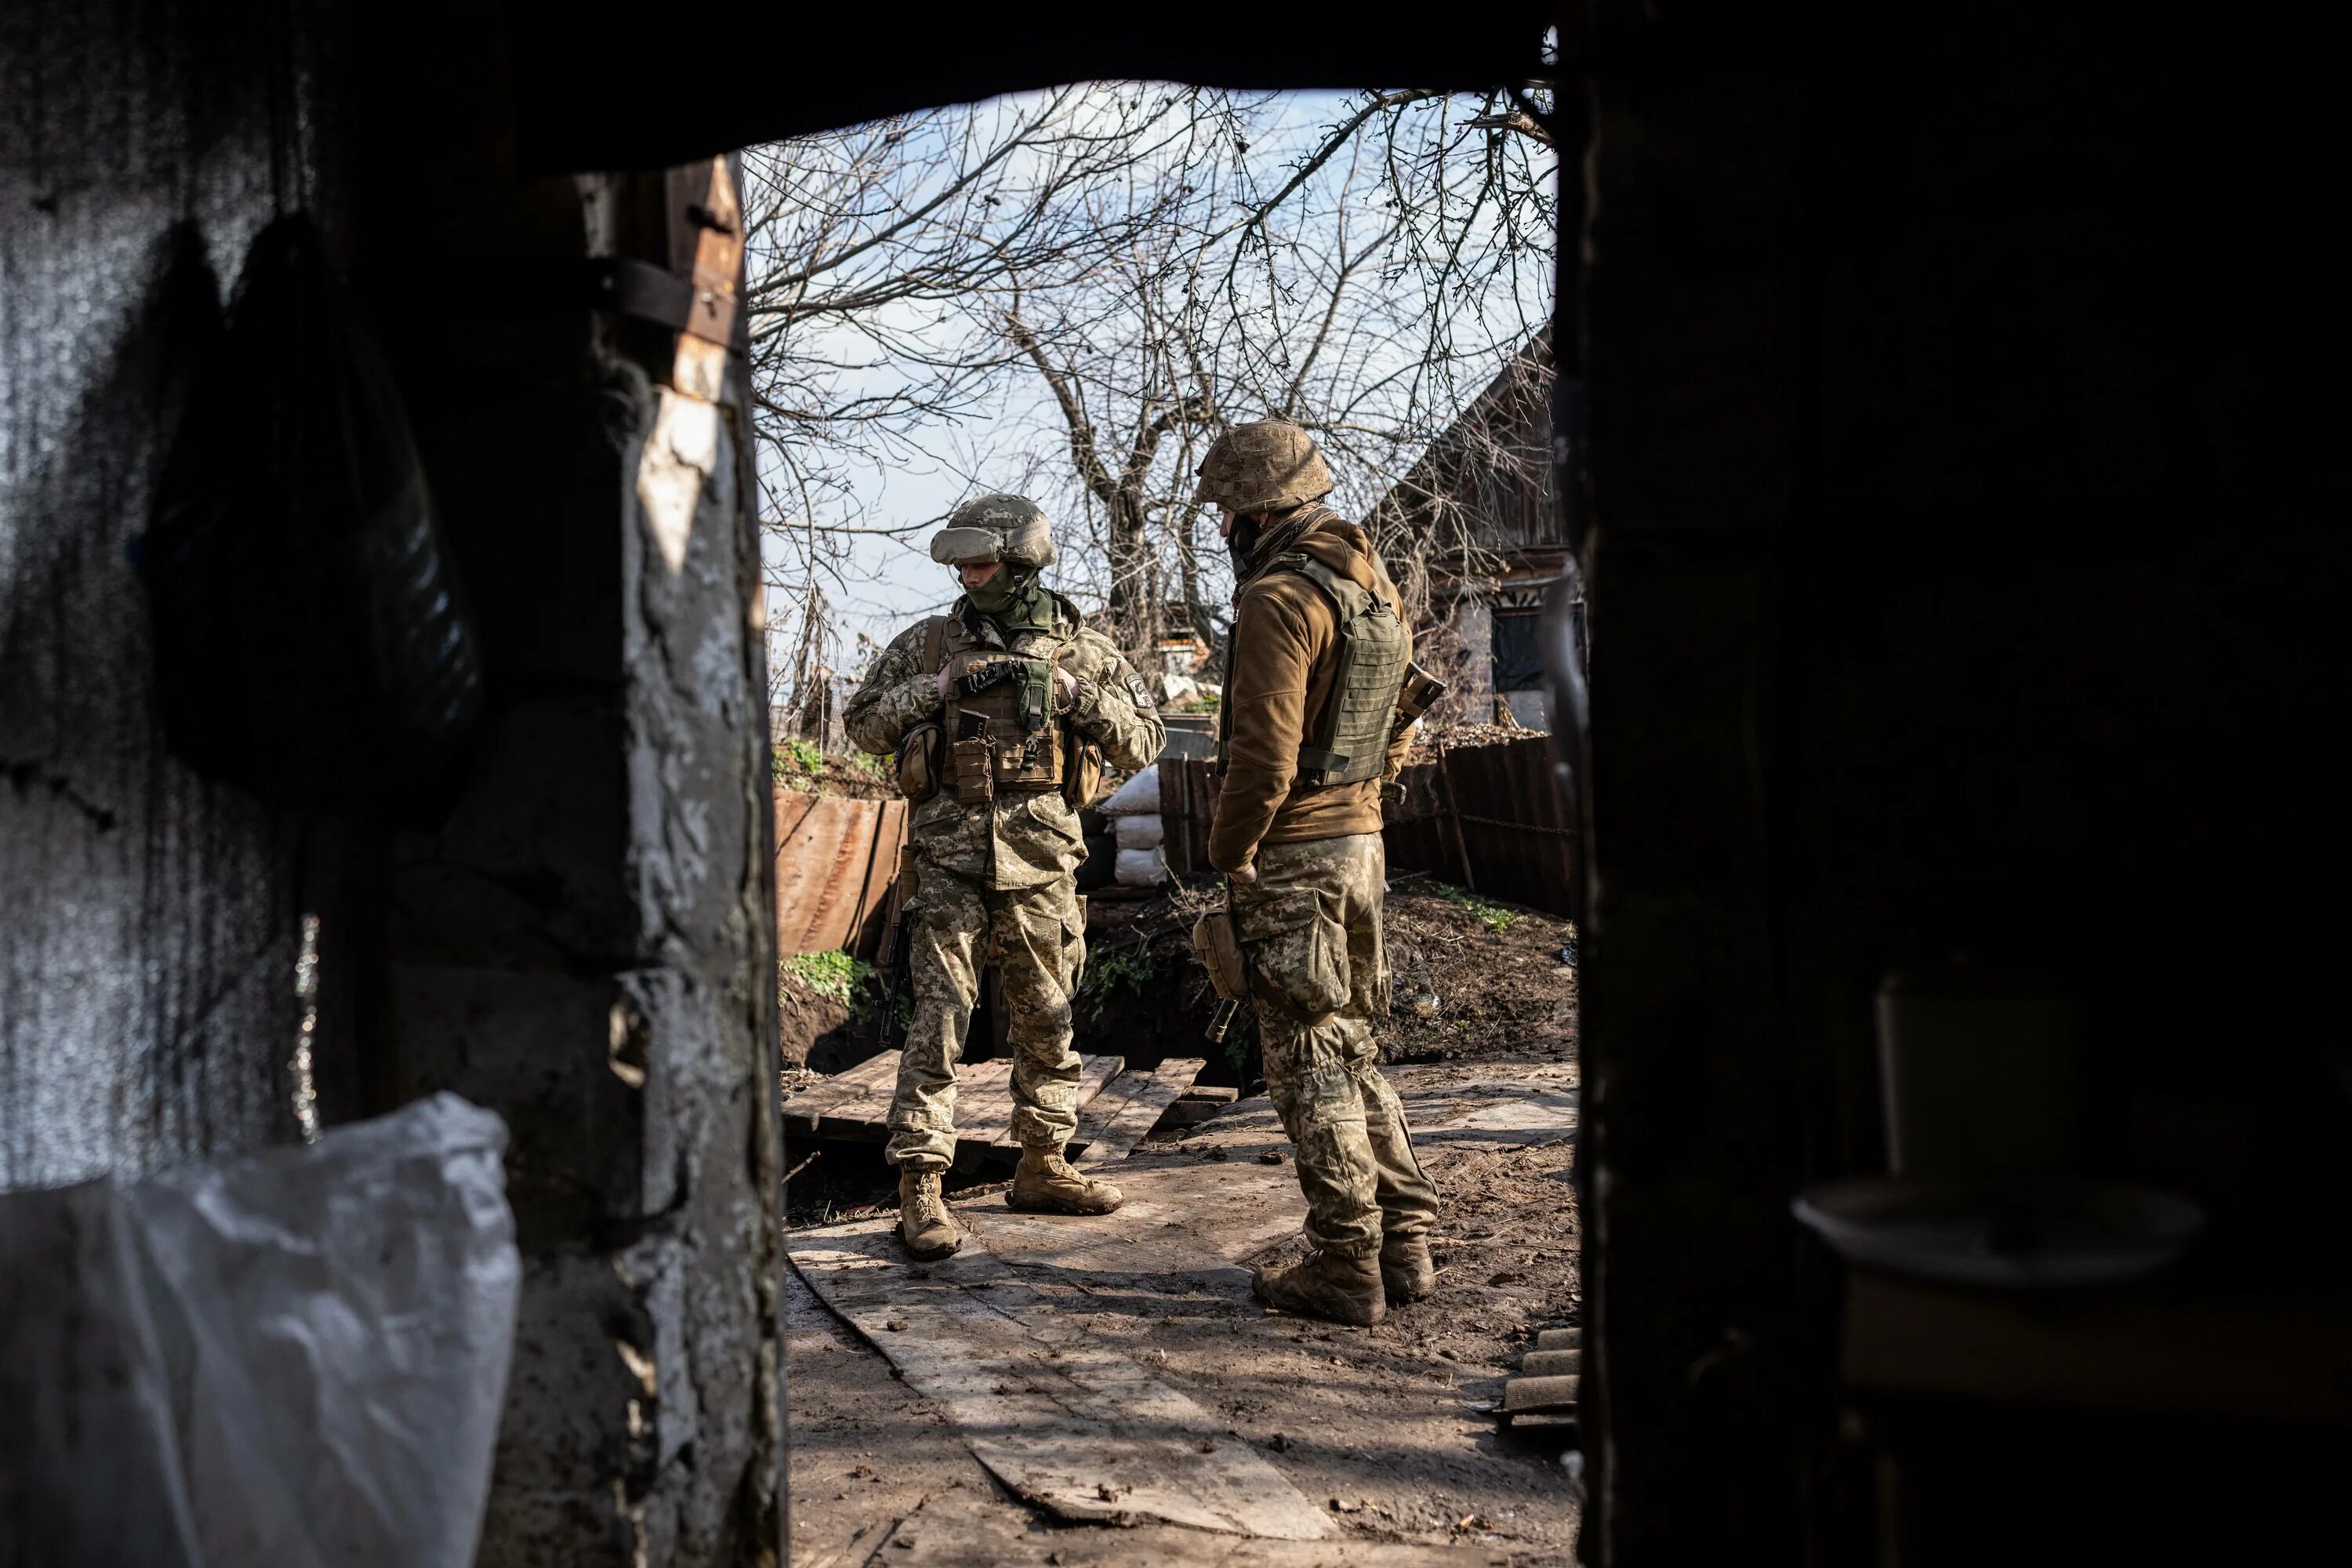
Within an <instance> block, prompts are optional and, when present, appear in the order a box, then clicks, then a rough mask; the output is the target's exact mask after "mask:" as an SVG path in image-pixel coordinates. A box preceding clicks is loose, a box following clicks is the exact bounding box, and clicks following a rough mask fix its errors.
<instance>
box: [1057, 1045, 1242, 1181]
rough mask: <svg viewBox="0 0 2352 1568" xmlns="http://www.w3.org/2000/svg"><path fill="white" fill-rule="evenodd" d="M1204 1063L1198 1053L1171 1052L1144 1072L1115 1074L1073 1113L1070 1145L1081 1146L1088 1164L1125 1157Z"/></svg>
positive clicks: (1205, 1062)
mask: <svg viewBox="0 0 2352 1568" xmlns="http://www.w3.org/2000/svg"><path fill="white" fill-rule="evenodd" d="M1208 1065H1209V1064H1208V1062H1207V1061H1206V1060H1205V1059H1204V1058H1200V1057H1171V1058H1169V1059H1168V1060H1166V1061H1164V1062H1161V1063H1160V1066H1159V1067H1158V1068H1155V1069H1153V1070H1152V1071H1150V1072H1123V1073H1121V1074H1119V1075H1118V1078H1116V1079H1112V1080H1111V1083H1110V1086H1109V1087H1108V1088H1107V1089H1104V1090H1103V1091H1102V1093H1100V1094H1098V1095H1097V1096H1096V1097H1095V1098H1094V1100H1093V1101H1092V1102H1091V1103H1089V1104H1088V1105H1087V1108H1086V1110H1083V1111H1081V1112H1079V1114H1078V1133H1077V1136H1076V1137H1075V1138H1073V1139H1071V1140H1070V1147H1071V1148H1072V1149H1074V1150H1076V1149H1081V1148H1082V1149H1083V1150H1084V1152H1085V1156H1086V1159H1087V1163H1092V1164H1099V1163H1102V1162H1104V1161H1106V1160H1124V1159H1126V1158H1127V1157H1128V1155H1129V1154H1130V1153H1132V1152H1134V1151H1135V1146H1136V1145H1137V1144H1138V1143H1140V1142H1143V1139H1144V1135H1145V1134H1146V1133H1148V1132H1150V1131H1151V1130H1152V1129H1153V1128H1154V1127H1156V1126H1158V1125H1159V1124H1160V1118H1161V1117H1162V1116H1164V1115H1166V1114H1167V1113H1168V1108H1169V1107H1170V1106H1171V1105H1173V1104H1175V1103H1176V1100H1178V1098H1179V1097H1181V1095H1182V1094H1183V1093H1184V1091H1185V1090H1187V1089H1191V1088H1192V1080H1193V1079H1196V1078H1198V1077H1200V1076H1201V1069H1202V1068H1204V1067H1207V1066H1208Z"/></svg>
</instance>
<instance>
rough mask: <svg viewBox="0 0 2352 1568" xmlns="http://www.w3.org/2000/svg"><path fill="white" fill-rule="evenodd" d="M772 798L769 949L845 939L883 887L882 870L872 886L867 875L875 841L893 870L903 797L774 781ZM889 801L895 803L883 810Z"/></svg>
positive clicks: (808, 947)
mask: <svg viewBox="0 0 2352 1568" xmlns="http://www.w3.org/2000/svg"><path fill="white" fill-rule="evenodd" d="M775 798H776V951H777V952H786V953H791V952H832V951H833V950H834V949H835V948H839V947H845V946H847V945H848V944H849V943H850V942H851V941H852V940H853V939H855V938H856V936H857V935H858V934H859V933H860V929H861V927H862V925H863V923H864V921H865V918H866V914H867V913H868V912H869V910H872V909H873V908H876V907H878V905H879V903H880V896H881V895H882V894H886V893H887V891H888V888H889V882H888V880H887V878H886V879H884V880H882V881H881V883H880V884H879V886H878V888H877V885H876V884H875V882H874V871H875V862H876V860H877V848H879V849H881V850H882V854H883V858H887V860H888V862H889V867H888V870H889V873H890V874H891V875H895V874H896V872H897V868H898V838H899V837H900V836H901V835H902V834H903V832H904V825H905V821H906V815H905V811H904V808H903V803H900V802H894V801H877V800H849V799H846V798H845V797H843V796H840V795H802V794H800V793H799V792H797V791H794V790H782V789H780V790H778V791H777V792H776V797H775ZM892 805H898V806H900V808H901V809H899V810H898V811H897V812H891V811H888V810H887V807H889V806H892ZM886 831H887V839H886V837H885V835H886Z"/></svg>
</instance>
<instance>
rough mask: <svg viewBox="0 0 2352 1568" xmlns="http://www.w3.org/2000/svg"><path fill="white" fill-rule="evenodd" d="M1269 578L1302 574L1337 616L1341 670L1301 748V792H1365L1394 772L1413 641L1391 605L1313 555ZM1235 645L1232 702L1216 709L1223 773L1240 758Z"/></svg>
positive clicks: (1228, 675) (1228, 682)
mask: <svg viewBox="0 0 2352 1568" xmlns="http://www.w3.org/2000/svg"><path fill="white" fill-rule="evenodd" d="M1265 570H1266V571H1268V572H1296V573H1297V574H1299V575H1300V576H1302V577H1304V578H1306V579H1307V581H1308V582H1310V583H1312V584H1315V585H1316V587H1318V588H1319V589H1321V590H1322V591H1323V596H1324V597H1325V598H1327V599H1328V600H1330V601H1331V607H1332V609H1333V610H1335V611H1336V612H1338V616H1339V636H1338V653H1339V667H1338V668H1337V669H1336V670H1334V672H1333V674H1332V679H1331V693H1330V695H1329V696H1328V698H1326V699H1325V700H1324V703H1323V708H1322V710H1321V711H1320V712H1318V713H1317V714H1316V715H1315V717H1314V719H1313V720H1312V721H1309V722H1308V724H1307V732H1306V735H1305V737H1304V739H1303V741H1302V742H1301V743H1300V745H1299V748H1298V784H1299V785H1300V786H1301V787H1304V788H1307V789H1322V788H1324V787H1325V786H1327V785H1329V784H1360V783H1362V782H1363V781H1364V780H1366V779H1376V778H1379V777H1380V776H1381V774H1382V773H1386V772H1387V771H1388V752H1389V738H1390V733H1391V730H1390V724H1391V720H1392V719H1393V718H1394V716H1395V713H1396V701H1397V693H1398V691H1399V690H1400V689H1402V687H1403V685H1404V671H1405V666H1406V664H1407V663H1409V662H1410V661H1411V659H1412V631H1411V629H1410V628H1409V627H1407V626H1405V624H1404V623H1403V622H1402V620H1399V619H1398V618H1397V615H1396V612H1395V611H1394V610H1392V609H1391V608H1390V607H1389V603H1388V601H1387V600H1386V599H1383V598H1381V596H1380V595H1378V594H1375V593H1373V592H1371V591H1370V589H1367V588H1364V587H1361V586H1360V585H1358V584H1357V583H1356V581H1355V579H1353V578H1351V577H1347V576H1343V575H1341V574H1339V573H1337V572H1334V571H1332V570H1331V569H1330V568H1329V567H1328V566H1326V565H1324V564H1323V563H1321V562H1320V561H1318V560H1316V559H1315V558H1314V557H1313V556H1311V555H1305V554H1292V555H1284V556H1280V557H1277V558H1276V560H1274V561H1273V562H1271V563H1268V564H1267V566H1266V568H1265ZM1233 662H1234V643H1233V642H1232V641H1228V642H1227V643H1226V645H1225V693H1226V700H1224V701H1222V702H1220V703H1219V704H1218V705H1217V769H1218V771H1219V772H1220V773H1223V771H1224V769H1225V767H1226V765H1227V763H1228V762H1229V761H1230V759H1231V757H1232V754H1233V741H1234V705H1233V701H1232V693H1233V689H1234V688H1233Z"/></svg>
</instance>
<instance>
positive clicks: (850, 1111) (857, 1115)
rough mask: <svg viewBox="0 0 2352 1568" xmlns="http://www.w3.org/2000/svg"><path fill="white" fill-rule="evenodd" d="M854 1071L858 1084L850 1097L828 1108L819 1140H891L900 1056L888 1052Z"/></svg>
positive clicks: (820, 1121) (819, 1125)
mask: <svg viewBox="0 0 2352 1568" xmlns="http://www.w3.org/2000/svg"><path fill="white" fill-rule="evenodd" d="M883 1055H884V1056H886V1057H887V1058H889V1059H888V1060H887V1061H885V1060H883V1059H882V1058H881V1057H877V1058H871V1059H869V1060H867V1061H865V1062H861V1063H859V1064H858V1065H857V1066H856V1067H855V1068H851V1069H850V1072H849V1073H846V1074H844V1075H843V1076H844V1077H849V1076H851V1075H852V1074H854V1075H855V1076H856V1083H855V1084H854V1085H853V1086H852V1090H851V1092H850V1093H848V1094H846V1095H845V1096H843V1098H842V1099H841V1100H839V1101H837V1102H836V1103H835V1104H833V1105H830V1106H827V1107H826V1108H825V1110H824V1114H823V1115H822V1116H820V1117H819V1118H818V1119H817V1124H816V1131H817V1136H818V1137H820V1138H862V1139H866V1140H867V1141H868V1142H873V1141H877V1140H879V1139H883V1138H887V1137H888V1136H889V1121H890V1100H891V1097H892V1096H893V1095H895V1094H896V1093H897V1092H898V1052H897V1051H886V1052H884V1053H883Z"/></svg>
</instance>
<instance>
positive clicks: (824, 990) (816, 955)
mask: <svg viewBox="0 0 2352 1568" xmlns="http://www.w3.org/2000/svg"><path fill="white" fill-rule="evenodd" d="M782 967H783V970H784V973H786V974H787V975H789V976H791V977H792V978H793V980H795V981H797V982H799V984H801V986H802V987H803V989H804V990H808V991H813V992H814V993H815V994H818V995H819V996H823V997H826V998H828V999H830V1000H832V1001H835V1002H838V1003H840V1004H841V1005H843V1006H845V1007H846V1006H849V1005H851V1001H850V998H851V996H852V994H854V993H855V992H856V989H857V987H858V985H859V984H861V983H862V982H863V981H864V980H865V979H866V975H868V974H869V973H873V969H874V966H873V965H872V964H870V963H863V962H861V961H859V960H857V959H855V958H852V957H850V956H849V954H847V953H845V952H841V951H840V950H839V949H835V951H833V952H796V953H793V955H792V956H791V957H789V958H787V959H785V960H784V961H783V964H782Z"/></svg>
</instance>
